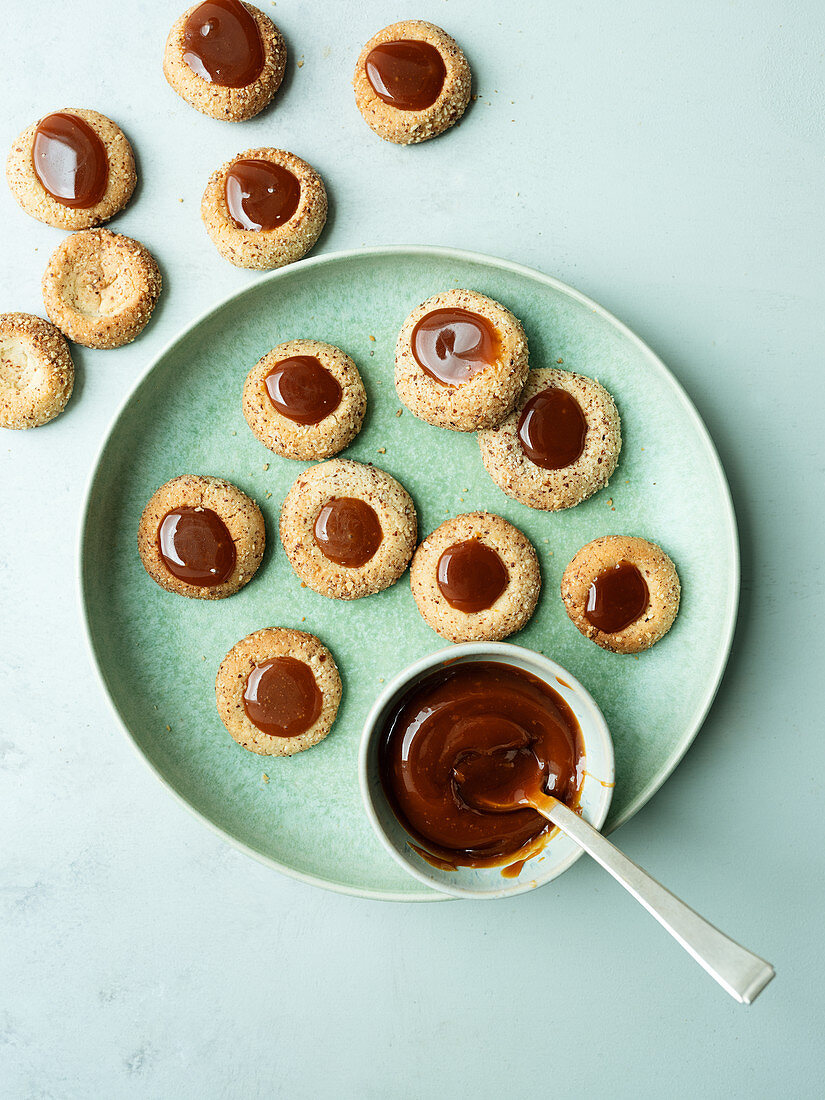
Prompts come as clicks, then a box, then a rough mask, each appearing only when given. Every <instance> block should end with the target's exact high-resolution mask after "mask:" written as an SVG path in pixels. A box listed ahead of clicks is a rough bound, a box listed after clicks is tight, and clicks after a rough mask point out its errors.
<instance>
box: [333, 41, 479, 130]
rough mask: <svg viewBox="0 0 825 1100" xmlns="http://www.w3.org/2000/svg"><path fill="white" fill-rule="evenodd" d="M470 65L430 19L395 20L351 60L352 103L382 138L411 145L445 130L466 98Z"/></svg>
mask: <svg viewBox="0 0 825 1100" xmlns="http://www.w3.org/2000/svg"><path fill="white" fill-rule="evenodd" d="M470 81H471V76H470V66H469V65H468V64H467V59H466V58H465V56H464V54H463V53H462V52H461V49H460V48H459V46H458V44H457V43H456V42H455V41H454V40H453V39H452V38H451V37H450V36H449V35H448V34H447V32H446V31H443V30H442V29H441V28H440V27H436V26H434V25H433V24H432V23H425V22H423V21H421V20H418V19H411V20H405V21H403V22H401V23H393V24H392V26H390V27H385V28H384V29H383V30H382V31H379V32H378V33H377V34H375V35H373V36H372V38H371V39H370V40H369V42H367V44H366V45H365V46H364V48H363V50H362V51H361V54H360V56H359V58H358V63H357V65H356V66H355V75H354V77H353V81H352V84H353V88H354V89H355V103H356V106H357V107H358V110H359V111H360V112H361V114H362V115H363V116H364V120H365V121H366V123H367V125H368V126H370V127H371V129H373V130H374V131H375V133H376V134H378V136H379V137H382V138H383V139H384V140H385V141H391V142H394V143H395V144H397V145H412V144H415V143H417V142H420V141H427V140H428V139H429V138H433V137H437V136H438V135H439V134H443V133H444V131H445V130H448V129H449V128H450V127H451V126H453V125H454V124H455V123H456V122H458V120H459V119H460V118H461V116H462V115H463V114H464V111H465V109H466V107H467V104H468V102H469V100H470Z"/></svg>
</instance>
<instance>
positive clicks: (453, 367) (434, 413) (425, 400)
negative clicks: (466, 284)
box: [395, 290, 528, 432]
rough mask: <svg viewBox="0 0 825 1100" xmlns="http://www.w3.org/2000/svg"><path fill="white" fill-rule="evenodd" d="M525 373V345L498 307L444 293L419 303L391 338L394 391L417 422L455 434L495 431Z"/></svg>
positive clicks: (465, 294) (472, 295)
mask: <svg viewBox="0 0 825 1100" xmlns="http://www.w3.org/2000/svg"><path fill="white" fill-rule="evenodd" d="M527 371H528V356H527V337H526V336H525V335H524V329H523V328H522V325H521V322H520V321H519V320H518V318H516V317H514V316H513V314H512V313H511V312H510V310H509V309H507V308H506V307H505V306H503V305H501V303H500V302H495V301H493V299H492V298H487V297H485V296H484V295H483V294H477V293H476V292H475V291H472V290H447V291H445V292H444V293H442V294H436V295H434V296H433V297H432V298H428V299H427V301H426V302H422V303H421V305H420V306H418V307H417V308H416V309H414V310H413V311H412V313H411V314H410V315H409V317H408V318H407V320H406V321H405V322H404V324H403V326H402V328H401V332H400V333H399V334H398V342H397V344H396V349H395V388H396V389H397V391H398V396H399V397H400V398H401V400H402V401H403V402H404V404H405V405H406V406H407V408H408V409H409V410H410V412H412V413H413V414H414V415H415V416H417V417H418V418H419V419H420V420H425V421H426V422H427V423H428V424H434V425H435V426H436V427H439V428H450V429H452V430H453V431H457V432H474V431H478V430H480V429H482V428H491V427H495V426H496V425H497V424H500V423H501V421H502V420H503V419H504V418H505V417H506V416H507V414H508V413H509V411H510V409H511V408H512V407H513V405H514V403H515V401H516V398H517V397H518V395H519V393H520V391H521V388H522V386H523V385H524V382H525V379H526V378H527Z"/></svg>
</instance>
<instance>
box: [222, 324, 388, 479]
mask: <svg viewBox="0 0 825 1100" xmlns="http://www.w3.org/2000/svg"><path fill="white" fill-rule="evenodd" d="M366 408H367V395H366V393H365V391H364V383H363V382H362V381H361V375H360V374H359V373H358V368H357V367H356V365H355V363H353V361H352V360H351V359H350V357H349V356H348V355H345V354H344V352H343V351H341V350H340V348H335V347H333V346H332V345H331V344H322V343H320V342H319V341H318V340H292V341H291V342H290V343H287V344H279V345H278V347H276V348H273V349H272V351H270V352H268V353H267V354H266V355H265V356H264V357H263V359H261V360H260V362H258V363H256V365H255V366H254V367H253V368H252V370H251V371H250V372H249V374H248V375H247V378H246V382H245V383H244V388H243V413H244V416H245V417H246V421H247V423H248V424H249V427H250V428H251V429H252V431H253V432H254V433H255V435H256V436H257V437H258V439H259V440H260V441H261V443H263V445H264V446H265V447H268V448H269V449H270V450H271V451H274V452H275V454H277V455H282V456H283V457H284V458H299V459H302V460H304V461H311V460H313V459H321V458H330V457H331V456H332V455H335V454H338V452H339V451H342V450H343V449H344V447H346V446H348V445H349V444H350V443H351V442H352V440H353V439H354V438H355V437H356V435H357V434H358V432H359V431H360V429H361V423H362V422H363V419H364V412H365V411H366Z"/></svg>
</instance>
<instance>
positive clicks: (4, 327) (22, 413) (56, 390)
mask: <svg viewBox="0 0 825 1100" xmlns="http://www.w3.org/2000/svg"><path fill="white" fill-rule="evenodd" d="M73 387H74V363H73V362H72V357H71V355H70V353H69V347H68V345H67V343H66V341H65V340H64V339H63V336H62V335H61V334H60V333H59V332H58V331H57V329H56V328H55V327H54V325H51V324H49V322H48V321H44V320H43V319H42V318H41V317H34V316H32V314H31V313H0V428H38V427H39V426H40V425H41V424H47V423H48V422H49V421H50V420H54V418H55V417H56V416H59V415H60V413H62V412H63V410H64V409H65V408H66V403H67V401H68V400H69V398H70V397H71V396H72V388H73Z"/></svg>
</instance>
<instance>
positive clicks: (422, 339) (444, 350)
mask: <svg viewBox="0 0 825 1100" xmlns="http://www.w3.org/2000/svg"><path fill="white" fill-rule="evenodd" d="M411 342H412V353H413V356H414V358H415V361H416V363H418V365H419V366H420V367H421V368H422V370H424V371H426V372H427V374H429V375H430V377H431V378H434V379H435V380H436V381H437V382H440V383H441V384H442V385H444V386H460V385H461V384H462V383H463V382H467V381H469V379H471V378H472V377H473V376H474V375H476V374H478V373H479V371H483V370H486V368H487V367H490V366H492V365H493V364H494V363H495V362H496V361H497V360H498V357H499V355H500V353H501V339H500V337H499V334H498V333H497V332H496V330H495V329H494V328H493V326H492V325H491V324H490V322H489V321H488V320H487V318H486V317H482V316H481V315H480V314H478V313H471V312H470V310H468V309H458V308H453V307H450V308H447V309H434V310H433V311H432V312H431V313H427V314H425V315H424V316H423V317H422V318H421V320H420V321H419V322H418V324H417V325H416V326H415V328H414V329H413V332H412V341H411Z"/></svg>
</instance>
